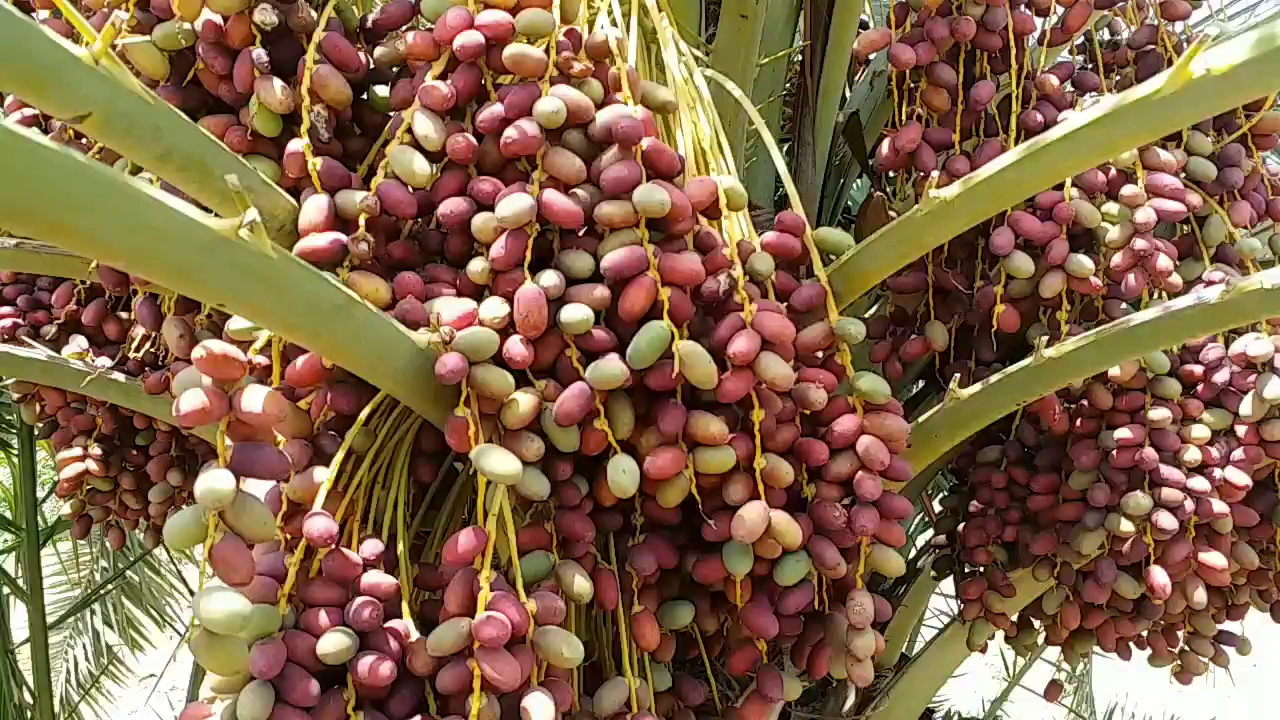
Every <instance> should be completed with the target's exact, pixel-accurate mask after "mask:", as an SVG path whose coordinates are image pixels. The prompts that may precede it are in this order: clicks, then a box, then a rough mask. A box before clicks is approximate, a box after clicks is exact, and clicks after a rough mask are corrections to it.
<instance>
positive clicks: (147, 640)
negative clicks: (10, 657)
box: [18, 535, 189, 719]
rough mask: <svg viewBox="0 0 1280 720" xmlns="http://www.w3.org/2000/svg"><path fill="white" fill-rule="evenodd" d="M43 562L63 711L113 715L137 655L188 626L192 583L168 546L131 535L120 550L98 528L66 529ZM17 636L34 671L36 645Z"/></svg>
mask: <svg viewBox="0 0 1280 720" xmlns="http://www.w3.org/2000/svg"><path fill="white" fill-rule="evenodd" d="M43 565H44V573H45V606H46V612H47V615H48V617H49V618H50V623H49V624H50V629H49V647H50V650H49V654H50V668H51V675H52V681H53V683H52V686H53V689H54V695H55V705H56V706H57V708H58V717H59V718H63V719H67V718H86V719H87V718H95V717H111V716H112V715H113V714H114V713H113V712H112V710H113V707H112V706H113V703H114V701H115V697H116V694H117V691H118V689H119V688H120V687H122V686H124V685H127V684H130V683H132V682H135V681H136V679H137V670H138V668H135V667H134V665H133V662H134V659H135V658H136V657H138V656H140V655H142V654H144V653H146V652H148V651H150V650H152V649H154V648H156V647H158V645H159V641H162V640H164V638H166V637H168V636H169V635H170V633H171V632H178V633H181V631H182V627H183V625H184V623H185V618H184V616H183V613H184V612H185V606H186V601H185V598H187V597H189V591H188V590H187V587H186V585H185V584H184V582H183V580H182V578H181V577H180V576H179V575H178V574H177V573H176V572H175V567H174V566H172V565H171V564H170V563H169V561H168V560H167V559H166V558H165V556H164V554H163V553H156V552H154V551H152V550H147V549H145V548H143V547H142V545H141V543H140V542H139V541H137V540H136V539H132V538H131V539H130V541H129V543H128V544H126V546H125V547H124V549H123V550H121V551H120V552H118V553H117V552H112V551H111V550H110V549H109V548H108V547H107V546H106V544H105V542H103V541H102V540H101V538H100V537H99V536H96V535H95V536H94V537H92V538H91V539H90V540H88V541H82V542H76V541H73V540H71V539H69V538H67V537H65V536H63V537H61V538H59V539H57V540H55V541H54V542H53V543H51V544H50V546H49V547H48V548H46V550H45V552H44V556H43ZM18 644H19V645H21V646H23V647H22V648H21V650H20V654H19V659H20V662H21V663H22V664H23V667H24V671H28V672H29V657H28V656H27V655H26V654H25V652H29V646H26V645H25V644H24V642H23V641H22V640H19V641H18Z"/></svg>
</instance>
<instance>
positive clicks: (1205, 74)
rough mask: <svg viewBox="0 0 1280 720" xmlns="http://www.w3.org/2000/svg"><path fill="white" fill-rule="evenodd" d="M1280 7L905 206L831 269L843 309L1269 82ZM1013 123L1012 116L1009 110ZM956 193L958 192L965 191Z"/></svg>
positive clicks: (1278, 57) (1279, 57) (1278, 45)
mask: <svg viewBox="0 0 1280 720" xmlns="http://www.w3.org/2000/svg"><path fill="white" fill-rule="evenodd" d="M1278 26H1280V16H1278V17H1275V18H1272V19H1269V20H1267V21H1264V22H1261V23H1258V24H1257V25H1256V26H1255V27H1254V28H1252V29H1251V30H1248V31H1246V32H1242V33H1240V34H1239V35H1236V36H1235V37H1232V38H1230V39H1228V40H1225V41H1222V42H1219V43H1216V44H1215V45H1213V46H1211V47H1209V48H1206V49H1205V50H1204V51H1203V52H1202V53H1201V54H1200V55H1199V57H1197V58H1196V59H1195V62H1194V63H1192V66H1191V69H1192V72H1191V75H1190V77H1189V78H1188V79H1187V80H1186V82H1183V83H1181V84H1178V85H1177V86H1167V85H1166V80H1168V79H1169V77H1170V73H1171V71H1169V70H1166V71H1165V72H1163V73H1161V74H1160V75H1157V76H1155V77H1154V78H1151V79H1150V80H1148V81H1146V82H1144V83H1141V84H1139V85H1137V86H1135V87H1133V88H1130V89H1129V90H1126V91H1124V92H1122V93H1119V94H1117V95H1115V96H1113V97H1110V98H1106V99H1104V100H1102V101H1100V102H1099V103H1097V104H1096V105H1095V106H1094V107H1092V108H1090V109H1089V110H1086V111H1084V112H1082V113H1080V114H1079V115H1077V116H1075V117H1074V118H1073V119H1072V121H1071V122H1067V123H1061V124H1059V125H1057V126H1055V127H1054V128H1052V129H1050V130H1048V131H1046V132H1044V133H1042V134H1040V135H1037V136H1036V137H1034V138H1032V139H1031V140H1028V141H1026V142H1023V143H1020V144H1019V145H1018V147H1016V148H1013V149H1011V150H1007V151H1006V152H1004V153H1003V154H1002V155H1000V156H999V157H997V158H996V159H995V160H993V161H992V162H990V163H988V164H986V165H984V166H982V168H980V169H978V170H976V171H974V172H972V173H970V174H969V175H966V176H965V177H963V178H961V179H959V180H957V181H956V182H954V183H952V184H950V185H948V186H947V187H945V188H941V189H939V190H935V191H934V192H933V197H934V198H935V202H931V203H925V204H922V205H919V206H917V207H916V208H914V209H912V210H910V211H908V212H907V213H905V214H903V215H902V216H900V217H899V218H898V219H897V220H895V221H894V222H892V223H890V224H889V225H887V226H885V227H884V228H883V229H881V230H880V231H878V232H877V233H875V234H874V235H872V236H871V237H870V238H867V239H866V240H864V241H863V242H861V243H859V244H858V246H857V247H856V248H854V249H853V250H850V251H849V252H847V253H845V254H844V256H842V257H841V258H840V259H838V260H836V261H835V263H833V264H832V265H831V266H830V267H829V268H828V274H829V277H830V280H831V285H832V287H833V289H834V290H835V293H836V297H835V300H836V305H837V307H839V308H841V309H844V308H845V307H847V306H848V305H850V304H852V303H853V302H854V301H855V300H857V299H858V298H860V297H862V296H863V295H864V294H865V293H866V292H867V291H869V290H871V289H873V288H875V287H876V286H878V285H879V284H880V283H881V282H883V280H884V278H886V277H889V276H890V275H892V274H893V273H894V272H895V271H897V270H899V269H901V268H903V267H905V266H907V265H909V264H910V263H912V262H914V261H915V260H916V259H917V258H920V257H923V256H924V255H925V253H927V252H929V250H931V249H933V248H935V247H938V246H939V245H942V244H943V243H945V242H946V241H948V240H950V239H952V238H955V237H956V236H957V235H959V234H961V233H963V232H964V231H966V230H968V229H969V228H971V227H973V226H974V225H976V224H978V223H979V222H982V221H983V220H986V219H987V218H990V217H992V216H993V215H996V214H998V213H999V212H1000V211H1002V210H1004V209H1005V208H1006V207H1009V206H1010V205H1013V204H1015V203H1021V202H1022V201H1023V200H1024V199H1025V198H1026V197H1027V195H1028V194H1029V193H1030V192H1033V191H1039V190H1042V189H1044V188H1047V187H1050V186H1052V185H1053V184H1054V183H1057V182H1059V181H1061V179H1062V178H1064V177H1070V176H1074V175H1076V174H1077V173H1079V172H1080V171H1082V170H1085V169H1088V168H1090V167H1094V166H1096V165H1098V164H1099V163H1103V162H1106V161H1107V160H1110V159H1111V158H1113V157H1115V156H1116V155H1119V154H1120V153H1122V152H1124V151H1126V150H1131V149H1133V148H1135V147H1138V146H1140V145H1142V144H1144V143H1146V142H1149V141H1151V140H1154V139H1156V138H1159V137H1163V136H1164V135H1167V134H1169V133H1172V132H1174V131H1177V130H1179V129H1180V128H1183V127H1189V126H1191V125H1194V124H1195V123H1196V122H1198V121H1200V120H1201V119H1202V118H1204V117H1205V116H1206V114H1207V113H1215V112H1220V111H1223V110H1226V109H1228V108H1232V107H1236V106H1239V105H1243V104H1245V103H1248V102H1251V101H1253V100H1255V99H1257V98H1258V97H1260V96H1263V95H1265V94H1267V93H1270V92H1272V91H1274V90H1275V87H1274V85H1275V78H1274V68H1275V65H1276V63H1277V62H1280V35H1278V34H1277V33H1276V32H1275V30H1276V27H1278ZM1011 122H1016V119H1011ZM962 193H963V196H962Z"/></svg>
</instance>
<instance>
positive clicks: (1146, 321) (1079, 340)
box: [903, 268, 1280, 468]
mask: <svg viewBox="0 0 1280 720" xmlns="http://www.w3.org/2000/svg"><path fill="white" fill-rule="evenodd" d="M1276 302H1280V268H1273V269H1271V270H1266V271H1264V272H1261V273H1258V274H1256V275H1252V276H1250V277H1247V278H1244V279H1241V280H1237V281H1232V282H1229V283H1223V284H1220V285H1214V286H1211V287H1207V288H1203V289H1201V290H1198V291H1196V292H1192V293H1189V294H1187V295H1184V296H1182V297H1180V298H1177V299H1175V300H1169V301H1167V302H1165V303H1163V304H1161V305H1156V306H1153V307H1151V308H1150V309H1147V310H1143V311H1141V312H1137V313H1134V314H1133V315H1130V316H1128V317H1126V318H1124V319H1123V320H1118V321H1116V322H1113V323H1109V324H1107V325H1103V326H1102V327H1099V328H1097V329H1094V330H1091V331H1089V332H1086V333H1082V334H1080V335H1076V336H1074V337H1071V338H1068V339H1067V340H1064V341H1063V342H1060V343H1058V344H1057V345H1053V346H1051V347H1047V348H1045V349H1043V350H1042V351H1040V352H1038V353H1035V354H1033V355H1032V356H1031V357H1029V358H1027V359H1025V360H1023V361H1022V362H1019V363H1017V364H1015V365H1012V366H1010V367H1008V368H1006V369H1004V370H1002V371H1000V372H998V373H996V374H995V375H992V376H991V377H989V378H987V379H986V380H983V381H982V382H980V383H977V384H975V385H972V386H970V387H968V388H965V389H962V390H958V391H956V392H955V393H954V394H949V395H948V397H947V398H946V399H944V400H943V401H942V403H940V404H939V405H937V406H935V407H934V408H933V409H931V410H930V411H929V412H927V413H925V414H924V415H923V416H922V417H921V418H920V419H919V420H917V421H916V422H915V423H913V424H912V427H911V447H910V448H908V449H907V451H906V453H904V454H903V459H904V460H906V461H907V463H908V464H910V465H911V466H912V467H918V468H924V467H929V466H930V465H932V463H933V461H934V460H936V459H937V458H938V457H940V456H941V455H942V454H944V453H946V452H947V451H948V450H950V449H951V448H953V447H955V446H957V445H959V444H960V443H962V442H964V441H965V440H967V439H968V438H969V437H970V436H972V435H973V434H974V433H975V432H977V431H978V430H980V429H982V428H984V427H987V426H988V425H990V424H991V423H993V422H995V421H997V420H999V419H1000V418H1001V417H1003V416H1004V415H1007V414H1009V413H1010V412H1012V411H1014V410H1018V409H1021V408H1022V407H1023V406H1025V405H1027V404H1028V403H1030V402H1032V401H1034V400H1036V399H1038V398H1040V397H1043V396H1045V395H1048V394H1050V393H1053V392H1056V391H1058V390H1059V389H1061V388H1064V387H1066V386H1068V385H1070V384H1072V383H1074V382H1077V381H1080V380H1083V379H1085V378H1088V377H1092V376H1094V375H1097V374H1098V373H1101V372H1105V371H1106V369H1107V368H1109V367H1111V366H1113V365H1115V364H1117V363H1119V362H1122V361H1124V360H1129V359H1131V358H1136V357H1141V356H1142V355H1145V354H1147V353H1150V352H1155V351H1157V350H1160V349H1162V348H1168V347H1173V346H1176V345H1178V344H1179V343H1180V342H1183V341H1184V340H1188V339H1191V338H1198V337H1204V336H1206V335H1212V334H1215V333H1219V332H1222V331H1224V330H1227V329H1230V328H1233V327H1240V326H1242V325H1248V324H1250V323H1252V322H1256V321H1258V320H1260V319H1262V318H1266V317H1270V316H1271V315H1273V314H1274V313H1273V312H1272V308H1274V307H1275V305H1274V303H1276Z"/></svg>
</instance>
